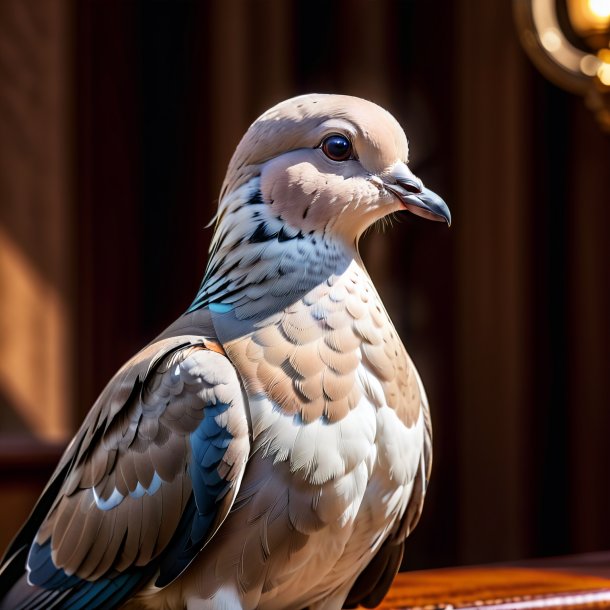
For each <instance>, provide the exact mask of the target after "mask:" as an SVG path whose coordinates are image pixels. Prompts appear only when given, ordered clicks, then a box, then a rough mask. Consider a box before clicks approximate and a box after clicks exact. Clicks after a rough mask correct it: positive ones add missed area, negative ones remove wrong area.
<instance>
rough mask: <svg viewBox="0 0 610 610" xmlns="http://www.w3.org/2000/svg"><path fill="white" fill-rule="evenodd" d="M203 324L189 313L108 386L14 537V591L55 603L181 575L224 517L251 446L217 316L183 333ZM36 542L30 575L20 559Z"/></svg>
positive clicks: (102, 596)
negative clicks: (214, 324) (214, 326)
mask: <svg viewBox="0 0 610 610" xmlns="http://www.w3.org/2000/svg"><path fill="white" fill-rule="evenodd" d="M199 315H201V314H199ZM193 328H197V330H198V331H200V332H201V329H202V327H201V325H199V326H197V324H196V321H195V320H194V316H193V315H192V314H189V315H187V316H185V319H184V320H182V321H180V322H178V323H177V324H175V325H174V327H173V328H170V329H169V330H168V331H167V332H166V333H164V335H162V336H161V337H160V338H159V339H158V340H156V341H155V342H153V343H152V344H150V345H149V346H148V347H146V348H145V349H144V350H142V351H141V352H140V353H139V354H137V355H136V356H135V357H134V358H133V359H132V360H130V361H129V362H128V363H127V364H126V365H125V366H124V367H123V368H122V369H121V370H120V371H119V372H118V373H117V375H116V376H115V377H114V378H113V380H112V381H111V382H110V383H109V384H108V386H107V387H106V388H105V389H104V391H103V392H102V394H101V395H100V398H99V399H98V401H97V402H96V403H95V405H94V407H93V408H92V410H91V411H90V413H89V415H88V416H87V418H86V419H85V422H84V423H83V425H82V427H81V429H80V430H79V432H78V433H77V435H76V437H75V438H74V440H73V441H72V442H71V443H70V445H69V447H68V449H67V450H66V452H65V453H64V455H63V457H62V459H61V461H60V463H59V465H58V468H57V469H56V472H55V474H54V477H53V479H52V480H51V482H50V483H49V485H48V486H47V488H46V489H45V492H44V494H43V497H42V498H41V501H40V503H39V504H40V505H39V506H37V507H36V509H35V511H34V512H33V513H32V516H31V519H32V520H34V521H32V522H29V523H27V524H26V526H24V528H23V531H22V532H21V533H20V534H19V535H18V536H17V538H16V539H15V542H14V543H13V544H12V545H11V547H9V553H10V554H7V558H6V561H7V565H8V566H9V568H10V569H8V568H7V569H3V571H2V576H3V577H4V576H5V575H6V578H7V579H8V577H9V576H8V575H9V574H10V577H11V579H12V583H7V584H8V586H7V587H6V590H8V589H10V588H11V586H14V590H13V592H12V593H11V596H17V597H19V596H20V597H19V598H20V599H21V600H22V602H24V603H26V604H27V603H30V602H31V600H33V599H35V598H36V597H41V599H45V600H46V601H45V603H48V604H49V606H48V607H49V608H55V607H58V605H59V606H61V607H62V608H81V607H87V608H97V607H100V604H102V605H103V600H106V601H108V600H110V599H112V600H115V599H116V600H118V601H120V600H121V599H124V598H125V596H126V595H128V594H130V592H132V591H133V590H134V588H138V587H140V586H142V585H143V584H144V583H145V582H146V581H148V580H149V579H150V578H151V577H152V576H153V575H154V573H155V571H157V572H158V570H159V569H161V574H162V577H163V578H162V579H163V580H164V582H165V584H167V583H168V582H170V581H171V580H173V578H175V577H176V576H177V575H178V574H179V573H180V571H181V570H182V569H184V568H186V566H187V565H188V564H189V563H190V561H192V559H193V558H194V557H195V556H196V555H197V553H198V552H199V551H200V550H201V548H203V546H204V545H205V544H206V542H207V541H208V540H209V539H210V538H211V537H212V536H213V535H214V533H215V531H216V530H217V529H218V528H219V527H220V525H221V524H222V522H223V520H224V518H225V517H226V515H227V513H228V511H229V510H230V508H231V506H232V504H233V500H234V498H235V493H236V491H237V489H238V487H239V484H240V482H241V477H242V475H243V471H244V468H245V464H246V461H247V458H248V455H249V451H250V441H249V430H248V421H247V416H246V408H245V403H244V397H243V391H242V387H241V384H240V381H239V379H238V376H237V373H236V372H235V369H234V368H233V366H232V364H231V363H230V362H229V360H228V359H227V358H226V356H224V355H223V354H222V353H221V351H222V350H221V349H220V348H218V347H217V343H215V338H214V334H213V333H212V332H211V329H210V327H209V326H205V329H206V335H207V337H206V338H204V337H203V336H201V335H200V334H197V335H193V334H184V335H178V336H176V335H175V333H177V332H179V331H181V330H184V329H189V330H191V329H193ZM208 337H210V339H209V341H208ZM207 344H211V345H213V346H214V349H213V350H210V349H208V348H207V347H206V345H207ZM34 533H35V534H36V535H35V537H33V536H34ZM27 546H30V550H29V555H28V560H27V564H28V565H27V567H28V580H29V582H31V583H32V585H29V584H27V583H25V580H24V576H20V575H19V574H20V573H19V570H18V567H17V568H16V567H15V565H14V564H15V562H17V561H23V557H24V555H23V553H24V550H25V549H26V548H27ZM178 555H179V556H180V558H181V560H180V561H179V562H176V561H174V560H175V558H176V556H178ZM160 562H162V563H164V564H165V566H171V568H170V569H169V570H168V569H167V567H166V568H165V570H164V568H163V565H162V564H160ZM178 566H179V567H178ZM5 567H6V566H5ZM21 574H23V572H21ZM119 583H121V584H122V585H123V587H122V588H123V590H122V591H121V593H120V594H119V593H118V591H117V588H116V586H117V585H118V584H119ZM34 585H36V586H34ZM40 587H42V588H43V590H44V589H47V590H53V589H57V590H58V595H53V594H48V595H47V594H43V593H42V592H41V589H40ZM125 587H127V589H125ZM25 589H28V590H25ZM66 591H68V593H67V594H66V593H65V592H66ZM59 593H61V595H60V594H59ZM28 596H29V597H28ZM11 599H13V597H11ZM92 600H95V602H93V601H92ZM99 600H102V601H101V602H100V601H99ZM113 603H114V601H113ZM2 604H3V602H2V601H0V607H3V605H2ZM83 604H84V605H83ZM92 604H93V605H92Z"/></svg>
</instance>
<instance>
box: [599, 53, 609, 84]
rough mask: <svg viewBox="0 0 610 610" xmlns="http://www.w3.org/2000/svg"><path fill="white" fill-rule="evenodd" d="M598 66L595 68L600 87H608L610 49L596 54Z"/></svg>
mask: <svg viewBox="0 0 610 610" xmlns="http://www.w3.org/2000/svg"><path fill="white" fill-rule="evenodd" d="M597 57H598V58H599V66H598V68H597V78H599V80H600V82H601V83H602V85H605V86H606V87H610V49H602V50H601V51H600V52H599V53H598V54H597Z"/></svg>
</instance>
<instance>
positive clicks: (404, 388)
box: [224, 261, 421, 480]
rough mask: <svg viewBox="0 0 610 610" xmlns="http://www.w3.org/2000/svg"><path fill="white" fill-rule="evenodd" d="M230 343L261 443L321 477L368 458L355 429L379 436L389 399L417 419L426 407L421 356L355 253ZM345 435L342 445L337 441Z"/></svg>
mask: <svg viewBox="0 0 610 610" xmlns="http://www.w3.org/2000/svg"><path fill="white" fill-rule="evenodd" d="M224 347H225V349H226V350H227V353H228V355H229V357H230V358H231V360H232V361H233V363H234V364H235V366H236V368H237V370H238V371H239V373H240V375H241V378H242V380H243V382H244V385H245V388H246V392H247V394H248V398H249V403H250V414H251V422H252V436H253V441H254V444H255V446H261V445H262V446H263V447H264V450H265V451H266V452H268V453H271V454H273V455H274V457H275V458H277V459H279V460H286V459H289V460H290V463H291V469H292V470H294V471H299V472H301V471H307V472H308V473H309V476H311V477H313V478H314V479H316V480H320V479H324V478H327V477H332V476H338V474H339V473H340V472H341V470H342V469H345V468H348V469H349V466H350V464H351V463H353V462H354V461H356V462H359V461H361V460H362V457H363V456H362V455H361V453H360V452H359V449H358V445H357V444H350V440H349V439H350V438H352V437H353V436H354V434H353V433H352V431H351V429H352V428H354V429H355V430H359V432H358V434H359V436H360V437H361V441H362V443H363V444H367V443H368V444H369V446H370V443H372V440H373V437H374V434H375V431H374V428H375V426H374V425H373V424H372V423H371V422H374V420H375V418H376V413H377V412H378V411H379V410H380V409H387V410H388V411H391V412H392V416H393V417H395V418H396V420H397V421H399V422H400V423H401V424H402V425H403V426H405V427H407V428H411V427H412V426H414V424H415V422H416V421H417V420H418V417H419V415H420V402H421V396H420V390H419V386H418V382H417V379H416V373H415V371H414V369H413V366H412V363H411V362H410V360H409V358H408V356H407V353H406V351H405V349H404V347H403V345H402V343H401V341H400V339H399V337H398V335H397V333H396V331H395V329H394V326H393V324H392V322H391V321H390V319H389V317H388V315H387V313H386V311H385V309H384V307H383V305H382V303H381V300H380V298H379V295H378V294H377V292H376V290H375V288H374V286H373V285H372V283H371V281H370V278H369V277H368V275H367V274H366V272H365V271H364V270H363V269H362V268H361V267H360V266H359V265H358V264H357V263H356V262H355V261H353V262H352V263H351V264H350V265H349V267H348V268H347V269H346V270H345V271H344V272H343V273H342V274H341V275H332V276H330V277H328V279H327V280H325V281H324V282H322V283H320V284H319V285H317V286H316V287H315V288H314V289H312V290H311V291H309V292H307V293H306V294H305V295H304V296H302V298H299V299H297V300H295V301H294V302H293V303H292V304H291V305H289V306H288V307H286V308H285V309H283V310H282V311H280V312H279V313H276V314H273V315H271V316H269V318H267V319H266V320H264V321H263V322H259V323H257V325H256V328H254V329H253V330H252V332H250V333H247V334H246V335H244V336H242V337H239V338H238V339H235V340H233V341H230V342H227V343H225V345H224ZM363 430H370V431H371V432H370V434H371V435H373V437H371V438H369V436H370V435H369V436H367V434H365V433H363V432H362V431H363ZM327 437H328V438H327ZM335 437H340V438H341V439H342V441H341V442H342V446H341V447H339V448H336V450H335V451H331V450H330V448H329V447H330V445H329V443H330V441H331V439H334V438H335ZM309 446H311V447H316V446H318V451H323V450H324V451H326V453H327V454H328V455H329V456H333V460H334V462H336V463H335V464H334V465H331V464H330V463H327V462H328V460H324V459H322V456H321V455H315V456H314V454H315V450H314V449H308V450H306V449H305V448H306V447H309ZM329 459H330V458H329ZM331 461H332V460H331ZM340 463H343V466H341V465H340Z"/></svg>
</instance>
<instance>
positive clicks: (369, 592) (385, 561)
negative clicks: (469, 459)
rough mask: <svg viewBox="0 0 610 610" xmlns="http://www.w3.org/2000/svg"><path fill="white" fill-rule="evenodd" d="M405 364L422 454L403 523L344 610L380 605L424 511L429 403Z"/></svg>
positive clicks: (429, 457)
mask: <svg viewBox="0 0 610 610" xmlns="http://www.w3.org/2000/svg"><path fill="white" fill-rule="evenodd" d="M408 362H409V366H410V367H411V368H412V371H413V373H414V375H411V376H410V378H411V380H412V383H414V384H417V391H418V393H419V396H420V406H421V410H422V415H423V418H424V447H423V451H422V454H421V457H420V460H419V465H418V469H417V474H416V476H415V479H414V481H413V489H412V491H411V497H410V498H409V503H408V504H407V508H406V510H405V513H404V515H403V517H402V519H401V520H400V522H399V523H397V525H396V527H395V529H394V531H393V532H392V533H391V534H390V536H389V537H388V538H387V539H386V540H385V542H384V543H383V544H382V546H381V548H380V549H379V551H378V552H377V554H376V555H375V557H373V559H372V561H371V562H370V563H369V564H368V565H367V566H366V568H365V569H364V570H363V571H362V572H361V573H360V575H359V576H358V578H357V579H356V582H355V583H354V585H353V586H352V588H351V590H350V592H349V595H348V596H347V599H346V601H345V603H344V606H343V607H344V608H356V607H357V606H359V605H360V606H364V607H365V608H376V607H377V606H378V605H379V604H380V603H381V601H382V600H383V598H384V597H385V595H386V593H387V592H388V589H389V588H390V586H391V585H392V581H393V580H394V576H396V573H397V572H398V570H399V569H400V564H401V562H402V557H403V553H404V546H405V539H406V538H407V536H408V535H409V534H410V533H411V532H412V531H413V529H414V528H415V526H416V525H417V522H418V521H419V518H420V516H421V512H422V509H423V505H424V498H425V496H426V488H427V485H428V481H429V479H430V472H431V469H432V421H431V419H430V409H429V406H428V399H427V397H426V393H425V390H424V387H423V385H422V382H421V379H420V378H419V375H418V373H417V370H416V369H415V366H414V365H413V363H412V362H411V360H410V359H409V361H408ZM413 389H415V388H413Z"/></svg>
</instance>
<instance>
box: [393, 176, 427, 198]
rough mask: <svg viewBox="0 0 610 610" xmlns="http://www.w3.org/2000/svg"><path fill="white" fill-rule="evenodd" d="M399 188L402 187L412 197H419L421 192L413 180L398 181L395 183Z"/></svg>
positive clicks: (417, 183)
mask: <svg viewBox="0 0 610 610" xmlns="http://www.w3.org/2000/svg"><path fill="white" fill-rule="evenodd" d="M396 182H397V183H398V184H399V185H400V186H402V188H403V189H405V191H407V192H408V193H411V194H412V195H419V194H420V193H421V192H422V185H421V184H420V183H419V182H416V181H415V180H408V179H404V178H403V179H398V180H397V181H396Z"/></svg>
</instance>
